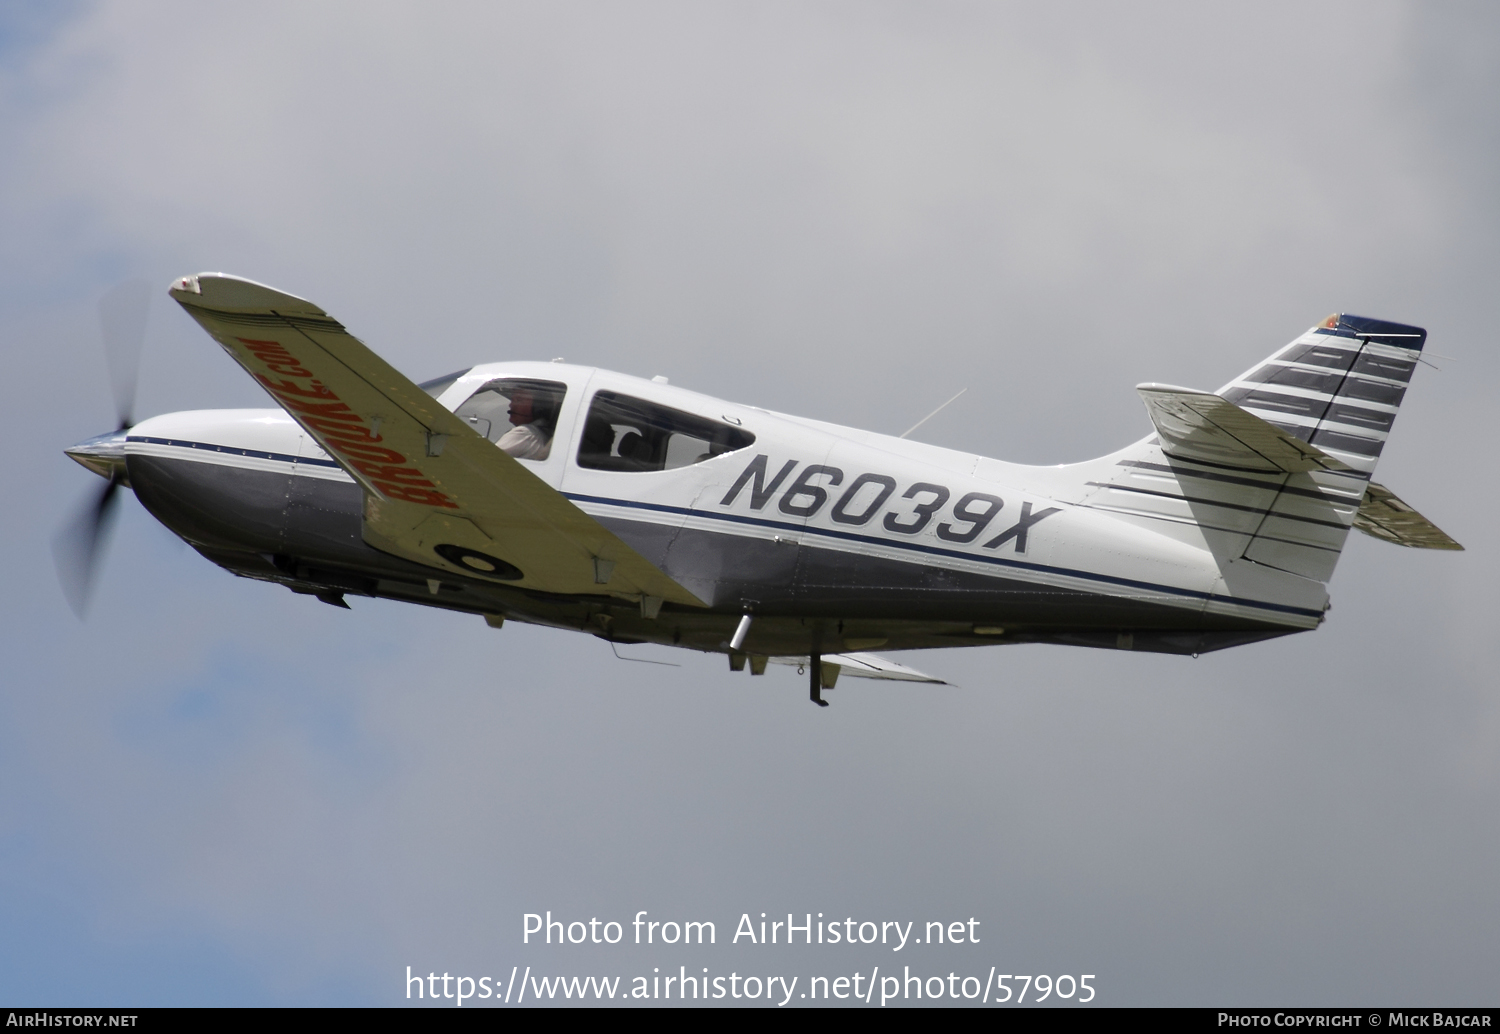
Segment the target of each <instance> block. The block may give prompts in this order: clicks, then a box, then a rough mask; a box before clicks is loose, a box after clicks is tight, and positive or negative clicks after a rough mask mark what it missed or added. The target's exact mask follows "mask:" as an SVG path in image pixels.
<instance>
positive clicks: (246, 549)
mask: <svg viewBox="0 0 1500 1034" xmlns="http://www.w3.org/2000/svg"><path fill="white" fill-rule="evenodd" d="M128 465H129V473H130V480H131V484H132V486H133V487H134V488H135V490H136V494H137V496H138V497H139V498H140V500H141V503H142V504H143V505H144V506H145V507H146V509H147V510H148V511H149V512H150V513H151V514H152V515H153V516H155V517H156V518H157V519H158V520H160V521H161V522H162V523H163V524H165V525H166V526H167V527H168V528H170V529H172V531H174V532H176V533H177V534H178V535H180V536H181V537H182V538H184V539H186V540H187V541H188V542H190V543H191V544H192V545H194V546H195V547H196V548H197V549H198V550H199V551H200V552H202V553H203V554H204V555H205V556H207V557H208V558H209V559H210V560H213V561H214V562H215V563H217V564H220V565H221V566H223V567H225V568H227V569H229V570H231V571H233V572H234V573H236V574H241V575H246V576H249V577H253V578H260V579H263V580H268V581H277V582H280V583H282V584H286V585H288V586H290V587H291V588H293V589H294V590H295V591H299V592H313V591H318V590H319V589H320V588H322V589H331V590H333V591H340V592H353V593H359V594H363V595H368V596H379V597H384V598H388V599H395V600H400V601H403V602H409V603H420V604H423V605H425V606H436V607H442V608H447V609H455V610H463V611H467V612H470V613H496V614H506V615H508V616H511V617H515V618H517V619H519V620H523V621H532V622H535V623H539V624H547V625H553V626H556V627H562V628H571V629H576V630H580V631H589V632H593V633H594V634H596V635H600V636H601V637H602V638H609V639H613V640H616V641H622V642H624V641H633V642H660V643H664V644H667V645H681V646H689V647H692V648H696V649H702V650H718V651H722V650H726V649H727V639H728V636H729V633H730V631H732V628H733V625H734V623H735V621H736V620H737V618H738V616H739V614H740V613H742V612H743V611H745V610H747V609H748V610H753V611H754V612H755V613H756V614H757V615H759V616H761V619H762V620H760V621H758V623H757V627H758V628H762V629H763V630H764V634H765V635H766V636H767V637H768V638H767V642H768V643H775V644H777V648H778V649H780V650H781V651H782V652H787V653H794V652H805V651H806V650H807V649H808V647H809V644H810V643H811V642H814V641H818V642H821V643H823V644H824V647H825V648H831V649H839V648H840V647H839V646H838V643H839V642H840V641H841V636H842V635H843V634H844V629H845V625H846V623H848V624H850V625H851V630H850V631H849V632H848V634H849V635H850V636H851V637H861V636H865V637H867V636H870V635H872V634H874V635H883V636H886V637H887V638H888V639H889V640H890V641H889V645H888V646H887V649H901V648H911V647H936V646H961V645H987V644H993V643H995V642H996V640H994V639H983V638H976V637H975V633H974V632H973V626H974V624H975V623H982V624H996V625H1004V626H1006V627H1007V629H1008V632H1007V635H1006V638H1005V640H1004V641H1006V642H1052V643H1068V644H1071V645H1087V646H1105V647H1113V648H1119V647H1121V646H1124V644H1126V643H1127V642H1128V643H1129V645H1128V646H1125V648H1128V649H1134V650H1138V651H1152V652H1166V653H1201V652H1207V651H1209V650H1215V649H1222V648H1224V647H1228V646H1234V645H1240V644H1242V643H1245V642H1253V641H1256V640H1259V639H1266V638H1272V637H1274V636H1279V635H1285V634H1288V630H1287V629H1285V628H1284V627H1277V626H1270V625H1266V624H1263V623H1258V622H1254V621H1250V620H1246V619H1243V618H1231V617H1225V616H1217V615H1205V614H1202V613H1199V612H1197V611H1195V610H1193V609H1190V608H1179V607H1169V606H1164V605H1162V604H1158V603H1154V602H1148V601H1140V600H1131V599H1127V598H1119V597H1112V596H1107V595H1104V594H1101V593H1090V592H1083V591H1079V590H1070V589H1054V588H1051V587H1040V586H1037V585H1035V584H1032V583H1028V582H1024V581H1020V580H1018V579H1014V578H1005V577H992V576H986V575H980V574H974V573H971V572H965V571H952V570H946V569H943V568H939V567H936V566H931V565H926V564H922V563H914V562H902V561H895V560H889V559H885V558H880V557H870V556H862V555H858V554H852V553H845V552H840V551H837V550H830V549H823V548H820V547H817V546H809V545H805V544H804V545H801V546H798V545H794V544H790V543H777V542H771V541H767V540H763V539H756V538H747V537H741V536H736V535H731V534H726V533H723V532H712V531H704V530H700V529H691V528H681V529H679V528H676V527H669V526H664V525H659V524H652V523H651V522H648V521H630V520H620V519H616V518H602V519H601V521H602V523H604V524H605V525H606V526H607V527H609V529H610V530H611V531H613V532H614V533H615V534H617V535H619V536H620V538H621V539H623V540H624V541H625V542H626V543H628V544H629V545H630V546H631V547H632V548H634V549H636V550H638V551H639V552H640V553H641V554H642V555H643V556H645V557H646V558H647V559H648V560H650V561H651V562H652V563H654V564H656V565H657V566H659V567H661V568H662V570H664V571H665V572H666V573H667V574H668V575H669V576H670V577H672V578H673V579H675V580H677V581H679V582H680V583H682V584H684V585H686V586H688V587H689V588H690V589H692V590H693V591H694V592H697V593H698V595H699V596H700V598H704V599H705V600H706V601H707V602H709V603H710V605H711V606H710V610H709V611H708V612H704V611H701V610H698V609H696V608H676V607H670V606H669V607H667V608H666V609H665V610H664V611H663V614H662V617H661V618H659V619H655V620H648V619H644V618H641V617H640V616H639V613H638V610H637V609H636V608H634V607H633V606H632V605H630V604H628V603H626V602H624V601H620V600H615V599H612V598H609V597H577V598H574V597H556V596H552V595H550V594H546V593H537V592H531V591H526V590H519V589H516V588H514V587H511V586H505V585H500V584H496V583H492V582H487V581H484V580H481V579H465V578H463V577H461V576H455V575H454V574H452V573H450V572H446V571H444V570H442V569H439V568H429V567H424V566H422V565H420V564H415V563H412V562H410V561H408V560H405V559H402V558H399V557H394V556H390V555H389V554H386V553H382V552H380V551H379V550H376V549H373V548H371V547H370V546H368V545H367V544H366V543H365V542H364V539H363V537H362V535H361V514H362V509H363V495H362V490H361V489H360V488H359V486H358V485H355V484H352V483H349V482H342V481H330V480H327V479H323V478H311V477H298V476H295V475H290V474H282V473H277V472H272V471H256V470H246V469H243V468H237V467H228V466H220V465H217V464H213V463H198V462H187V461H181V460H173V459H166V458H161V457H155V456H142V455H134V456H131V457H130V459H129V461H128ZM428 579H436V580H438V581H439V582H440V584H441V591H440V592H439V593H437V594H433V593H431V592H430V591H429V590H428V588H427V580H428ZM601 616H607V620H601ZM855 626H857V627H855ZM768 648H769V647H768Z"/></svg>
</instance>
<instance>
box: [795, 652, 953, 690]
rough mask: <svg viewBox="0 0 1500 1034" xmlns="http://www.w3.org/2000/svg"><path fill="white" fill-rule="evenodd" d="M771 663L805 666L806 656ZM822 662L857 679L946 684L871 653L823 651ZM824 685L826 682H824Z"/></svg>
mask: <svg viewBox="0 0 1500 1034" xmlns="http://www.w3.org/2000/svg"><path fill="white" fill-rule="evenodd" d="M770 660H771V663H772V664H795V665H798V666H806V665H807V664H808V663H809V658H807V657H772V658H771V659H770ZM823 663H824V664H837V665H838V666H839V673H840V674H843V675H848V676H850V677H851V678H857V679H888V680H890V681H892V682H925V683H927V684H929V685H933V686H946V685H948V683H946V682H944V681H943V680H942V679H938V678H933V677H932V676H931V675H924V674H922V672H920V671H918V670H917V669H915V668H908V667H907V666H906V665H904V664H898V663H897V662H895V661H893V660H891V659H890V658H888V657H881V656H880V655H878V654H873V653H825V654H824V655H823ZM824 684H825V685H826V684H827V683H824Z"/></svg>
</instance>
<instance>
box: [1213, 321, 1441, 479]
mask: <svg viewBox="0 0 1500 1034" xmlns="http://www.w3.org/2000/svg"><path fill="white" fill-rule="evenodd" d="M1426 341H1427V331H1425V330H1423V329H1422V328H1421V327H1408V326H1405V325H1404V324H1401V323H1387V322H1385V321H1384V320H1372V319H1366V318H1365V317H1363V316H1343V315H1337V314H1335V315H1333V316H1329V317H1328V318H1327V319H1326V320H1324V321H1323V322H1322V323H1321V324H1320V325H1318V326H1316V327H1313V328H1312V329H1311V330H1309V331H1308V332H1307V333H1306V334H1303V335H1302V336H1301V337H1299V338H1298V339H1297V340H1296V341H1293V342H1292V343H1291V344H1290V345H1287V346H1286V347H1285V348H1283V349H1282V350H1281V351H1279V352H1277V353H1276V354H1275V355H1273V356H1271V357H1270V358H1269V359H1267V360H1266V361H1265V362H1263V363H1261V364H1259V365H1258V366H1256V367H1255V368H1254V369H1251V370H1248V371H1246V372H1245V373H1243V374H1241V375H1240V376H1239V377H1236V378H1235V379H1234V380H1232V381H1230V382H1229V383H1228V384H1226V385H1225V386H1224V387H1223V388H1220V389H1219V391H1218V392H1217V393H1216V394H1218V395H1219V397H1220V398H1224V399H1228V400H1229V401H1230V402H1233V403H1235V404H1236V405H1238V406H1241V407H1242V408H1244V409H1247V410H1249V411H1250V412H1251V413H1254V414H1255V415H1256V416H1258V417H1261V418H1262V419H1263V420H1265V421H1266V422H1267V423H1270V424H1273V425H1275V426H1276V427H1279V428H1281V429H1282V430H1284V431H1286V432H1287V433H1288V434H1290V435H1292V436H1293V437H1296V438H1299V439H1301V440H1302V441H1304V442H1307V443H1308V444H1310V445H1316V446H1317V447H1318V448H1320V449H1322V450H1324V451H1325V452H1328V453H1331V454H1332V455H1333V456H1334V457H1336V458H1337V459H1340V460H1342V461H1344V462H1345V463H1346V464H1348V465H1349V466H1350V467H1352V468H1353V469H1355V470H1357V471H1360V472H1362V473H1363V474H1364V475H1365V476H1366V478H1367V479H1368V477H1369V475H1371V474H1373V473H1374V472H1375V462H1376V461H1377V460H1378V459H1379V458H1380V451H1381V449H1383V448H1384V447H1385V442H1386V438H1387V437H1389V435H1390V432H1391V424H1392V423H1393V422H1394V421H1395V419H1396V410H1397V408H1398V407H1399V406H1400V405H1401V399H1402V398H1403V396H1405V394H1406V387H1407V385H1408V384H1409V383H1410V382H1411V375H1412V371H1413V370H1415V369H1416V366H1417V361H1418V359H1419V358H1420V357H1421V354H1422V346H1423V344H1425V343H1426Z"/></svg>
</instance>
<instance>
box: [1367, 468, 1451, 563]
mask: <svg viewBox="0 0 1500 1034" xmlns="http://www.w3.org/2000/svg"><path fill="white" fill-rule="evenodd" d="M1354 526H1355V527H1356V528H1358V529H1359V530H1360V531H1362V532H1364V533H1365V534H1366V535H1372V536H1374V537H1375V538H1377V539H1384V540H1385V541H1386V542H1394V543H1395V544H1396V545H1398V546H1411V547H1413V548H1415V549H1463V548H1464V547H1463V546H1460V545H1459V544H1458V543H1457V542H1455V541H1454V540H1453V539H1452V538H1450V537H1449V536H1448V535H1447V534H1446V533H1445V532H1444V531H1443V530H1442V529H1441V528H1439V527H1438V526H1437V525H1435V524H1433V523H1432V522H1431V521H1429V520H1428V519H1427V518H1426V517H1423V516H1422V515H1421V514H1420V513H1418V512H1417V511H1416V510H1414V509H1412V508H1411V507H1410V506H1408V505H1407V504H1406V503H1404V502H1402V501H1401V500H1400V499H1399V498H1397V496H1396V493H1395V492H1392V491H1391V490H1390V489H1389V488H1386V487H1385V486H1384V485H1377V484H1376V483H1375V482H1373V481H1372V482H1370V486H1369V488H1367V489H1365V498H1364V502H1362V503H1360V504H1359V513H1357V514H1355V516H1354Z"/></svg>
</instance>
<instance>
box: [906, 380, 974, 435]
mask: <svg viewBox="0 0 1500 1034" xmlns="http://www.w3.org/2000/svg"><path fill="white" fill-rule="evenodd" d="M968 390H969V389H968V388H959V389H958V395H962V394H963V393H964V392H966V391H968ZM958 395H954V396H953V397H952V398H951V399H949V400H948V401H947V402H944V403H943V404H942V405H941V406H939V407H937V408H936V409H934V410H933V411H932V412H931V413H928V414H927V415H926V416H924V417H923V418H922V419H921V420H918V421H917V422H916V423H914V424H912V425H911V426H910V427H908V428H907V429H906V430H904V431H902V432H901V433H900V434H898V435H897V436H896V437H897V438H905V437H906V436H907V435H909V434H911V433H912V432H913V431H915V430H916V429H917V428H919V427H921V426H922V425H923V424H925V423H927V421H929V420H931V419H932V418H933V417H935V416H937V415H938V414H939V413H941V412H942V411H943V410H945V409H947V408H948V407H949V406H951V405H952V404H953V403H955V402H957V401H958Z"/></svg>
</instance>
